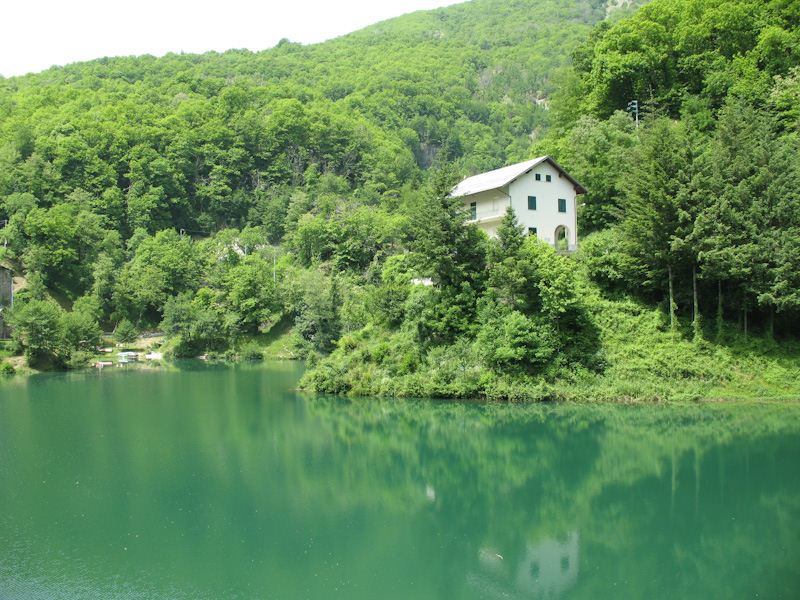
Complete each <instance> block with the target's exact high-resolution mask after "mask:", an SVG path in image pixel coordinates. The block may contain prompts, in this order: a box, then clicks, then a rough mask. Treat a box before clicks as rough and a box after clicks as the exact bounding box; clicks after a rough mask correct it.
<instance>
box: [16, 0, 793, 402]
mask: <svg viewBox="0 0 800 600" xmlns="http://www.w3.org/2000/svg"><path fill="white" fill-rule="evenodd" d="M623 4H624V5H625V6H624V7H623V8H615V9H612V8H609V7H608V6H607V5H606V2H603V1H600V0H545V1H540V2H532V1H530V0H514V1H510V2H499V1H496V0H473V1H472V2H467V3H464V4H459V5H456V6H452V7H449V8H446V9H439V10H435V11H427V12H421V13H415V14H411V15H407V16H405V17H401V18H398V19H393V20H390V21H387V22H385V23H380V24H377V25H374V26H372V27H369V28H367V29H365V30H362V31H359V32H356V33H354V34H351V35H348V36H345V37H343V38H339V39H336V40H332V41H330V42H326V43H323V44H318V45H313V46H301V45H298V44H293V43H291V42H289V41H284V42H281V43H280V44H279V45H278V46H277V47H276V48H273V49H271V50H268V51H264V52H260V53H251V52H246V51H231V52H226V53H224V54H206V55H202V56H194V55H169V56H166V57H163V58H158V59H156V58H152V57H140V58H117V59H101V60H97V61H93V62H89V63H82V64H76V65H70V66H67V67H59V68H53V69H50V70H48V71H45V72H43V73H40V74H35V75H29V76H25V77H20V78H11V79H0V212H2V215H0V219H3V220H5V221H6V225H5V227H4V228H3V229H2V230H0V237H2V241H3V243H4V250H3V261H4V262H5V263H6V264H7V265H9V266H11V267H12V268H13V269H14V270H15V271H16V272H17V273H18V274H19V275H21V276H24V279H25V286H24V288H23V289H22V290H20V291H19V292H18V294H17V300H16V302H15V307H14V310H13V311H12V314H11V322H12V324H13V325H14V335H15V339H16V341H17V344H18V346H19V348H20V349H24V351H25V352H26V355H27V358H28V361H29V363H30V364H31V365H32V366H36V367H40V368H46V367H63V366H67V365H81V364H85V362H86V360H87V356H88V354H90V353H91V351H92V349H93V348H94V347H95V346H96V345H97V343H98V342H99V340H100V338H101V333H102V331H103V330H105V331H114V334H115V336H116V338H117V339H118V340H119V341H122V342H125V341H130V339H132V338H135V337H136V334H137V332H139V331H142V330H154V329H161V330H162V331H164V333H165V334H166V335H167V337H168V342H167V346H166V348H167V349H168V351H169V352H170V353H172V354H173V355H175V356H194V355H197V354H200V353H205V352H212V353H218V354H220V355H230V356H234V355H238V356H257V355H258V354H259V353H260V347H261V346H260V345H259V344H260V343H261V341H263V340H264V339H266V338H269V336H270V335H271V334H275V332H278V331H284V330H286V329H288V330H289V331H290V333H289V336H290V338H291V346H292V348H293V352H294V353H295V354H296V355H297V356H307V357H308V358H309V362H310V364H311V365H312V368H311V370H310V371H309V374H308V376H307V377H306V380H305V384H306V385H307V386H308V387H310V388H313V389H316V390H318V391H331V392H345V393H357V394H385V395H426V396H455V397H476V396H483V397H493V398H506V399H508V398H520V399H523V398H529V399H530V398H553V397H567V398H568V397H586V396H587V395H589V394H594V395H595V396H596V397H606V396H607V397H609V398H620V397H654V398H657V397H668V396H670V395H671V394H678V395H681V394H682V395H688V396H694V397H700V396H704V395H710V394H711V395H713V394H717V393H720V394H722V393H723V392H720V391H719V390H723V389H724V390H728V391H727V392H724V393H735V391H736V390H737V389H739V388H740V387H741V389H742V390H745V389H746V390H747V391H749V392H752V391H753V390H754V389H761V388H758V386H762V387H764V386H766V387H764V389H765V390H766V391H765V393H767V392H769V393H775V394H778V395H780V394H786V393H789V391H791V392H792V393H796V392H797V390H795V389H793V388H792V389H791V390H790V388H789V387H787V386H789V383H787V381H788V382H791V381H797V379H798V377H797V375H798V370H799V369H798V366H797V365H798V364H800V359H799V357H800V352H799V351H798V345H797V342H796V341H793V340H794V338H795V337H796V335H797V332H798V331H797V330H798V324H799V323H800V317H799V316H798V315H799V313H800V310H799V309H800V275H798V270H797V265H798V264H800V204H798V198H797V196H798V190H799V189H800V162H799V161H800V158H798V157H800V153H799V152H798V150H800V148H798V145H799V144H800V137H799V136H800V131H799V129H800V110H798V106H800V34H799V33H798V32H800V3H798V2H796V1H792V0H771V1H768V2H764V1H760V0H725V1H723V0H654V1H653V2H651V3H649V4H647V5H646V6H644V7H642V8H639V9H638V10H634V9H635V8H636V5H637V4H641V3H637V2H633V3H623ZM631 100H638V101H639V103H640V108H641V112H640V115H639V126H638V127H637V126H636V123H635V122H634V119H633V118H632V117H631V115H629V114H627V113H625V112H623V111H624V109H625V108H626V106H627V105H628V103H629V102H630V101H631ZM541 154H551V155H553V156H554V157H556V158H557V160H558V161H559V162H560V163H561V164H563V165H564V166H565V167H566V168H567V169H568V170H569V171H570V172H571V173H572V174H574V175H575V176H576V177H577V178H578V179H579V180H580V181H581V182H582V183H583V184H584V185H585V186H586V187H587V188H588V190H589V193H588V194H587V195H586V196H584V197H583V201H584V205H583V206H582V207H581V212H580V214H579V226H580V227H579V229H580V230H581V232H582V234H583V237H582V239H581V249H580V251H579V252H578V254H577V255H576V256H561V255H558V254H556V253H555V252H554V251H553V250H552V249H551V248H549V247H547V246H544V245H542V244H540V243H538V242H536V241H535V240H532V239H525V238H524V237H523V236H522V234H521V232H520V231H519V230H518V229H517V228H516V227H515V219H514V215H513V214H509V215H508V216H507V219H506V222H505V224H504V227H503V229H502V235H501V236H500V237H499V239H497V240H491V241H490V240H487V239H486V238H485V237H484V236H483V235H482V234H481V233H480V232H478V231H477V230H476V229H474V228H472V227H465V226H464V221H465V217H466V215H465V214H464V212H463V210H462V209H461V207H460V205H459V203H458V202H455V201H452V200H451V199H449V198H448V197H447V191H448V190H449V189H450V186H451V185H452V184H453V183H455V182H457V181H458V179H459V178H460V177H461V176H464V175H468V174H473V173H476V172H479V171H482V170H486V169H490V168H494V167H497V166H500V165H502V164H505V163H508V162H514V161H517V160H523V159H525V158H528V157H530V156H535V155H541ZM420 276H430V277H432V278H433V280H434V282H435V283H436V285H435V286H433V287H424V286H414V285H412V283H411V281H412V279H413V278H414V277H420ZM775 340H777V341H775ZM754 372H757V373H760V374H761V375H762V376H763V377H765V379H763V381H761V382H760V383H758V386H756V387H755V388H754V385H755V384H753V382H752V381H751V380H750V379H748V377H747V376H743V375H742V374H743V373H745V374H746V373H754ZM676 381H679V382H680V385H674V382H676ZM667 382H669V383H667ZM730 390H734V392H730Z"/></svg>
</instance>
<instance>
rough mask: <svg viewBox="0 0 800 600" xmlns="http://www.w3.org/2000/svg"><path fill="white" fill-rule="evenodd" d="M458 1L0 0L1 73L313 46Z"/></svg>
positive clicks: (20, 73)
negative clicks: (285, 41)
mask: <svg viewBox="0 0 800 600" xmlns="http://www.w3.org/2000/svg"><path fill="white" fill-rule="evenodd" d="M457 3H458V0H372V1H369V0H367V1H365V0H337V1H325V0H285V1H275V0H250V1H248V0H217V1H214V2H210V1H208V0H124V1H122V0H0V27H1V28H2V34H0V75H4V76H6V77H9V76H11V75H22V74H24V73H29V72H31V71H41V70H42V69H46V68H48V67H50V66H52V65H65V64H68V63H71V62H76V61H82V60H90V59H93V58H99V57H102V56H126V55H131V54H154V55H156V56H160V55H162V54H165V53H167V52H181V51H183V52H205V51H207V50H220V51H222V50H228V49H230V48H248V49H250V50H263V49H264V48H270V47H272V46H274V45H275V44H277V43H278V42H279V41H280V40H281V38H289V39H290V40H292V41H293V42H302V43H312V42H320V41H323V40H326V39H329V38H332V37H336V36H339V35H342V34H345V33H348V32H350V31H355V30H356V29H360V28H361V27H364V26H366V25H369V24H371V23H375V22H377V21H382V20H384V19H388V18H390V17H395V16H398V15H401V14H404V13H407V12H412V11H415V10H420V9H429V8H436V7H439V6H447V5H450V4H457Z"/></svg>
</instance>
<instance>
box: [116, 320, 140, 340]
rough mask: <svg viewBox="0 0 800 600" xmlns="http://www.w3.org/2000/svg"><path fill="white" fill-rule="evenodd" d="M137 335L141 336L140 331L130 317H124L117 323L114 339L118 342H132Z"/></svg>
mask: <svg viewBox="0 0 800 600" xmlns="http://www.w3.org/2000/svg"><path fill="white" fill-rule="evenodd" d="M137 337H139V332H138V331H137V329H136V326H135V325H134V324H133V323H131V322H130V321H128V319H122V321H120V322H119V323H117V327H116V329H114V341H116V342H117V343H118V344H130V343H132V342H135V341H136V338H137Z"/></svg>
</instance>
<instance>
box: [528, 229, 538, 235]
mask: <svg viewBox="0 0 800 600" xmlns="http://www.w3.org/2000/svg"><path fill="white" fill-rule="evenodd" d="M528 235H529V236H531V237H536V227H528Z"/></svg>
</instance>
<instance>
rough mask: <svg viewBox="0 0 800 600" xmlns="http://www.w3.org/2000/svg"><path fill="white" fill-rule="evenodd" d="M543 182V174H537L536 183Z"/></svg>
mask: <svg viewBox="0 0 800 600" xmlns="http://www.w3.org/2000/svg"><path fill="white" fill-rule="evenodd" d="M541 180H542V174H541V173H537V174H536V181H541Z"/></svg>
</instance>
